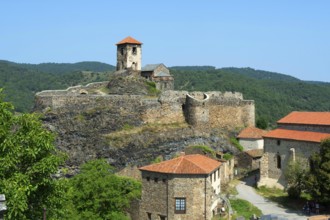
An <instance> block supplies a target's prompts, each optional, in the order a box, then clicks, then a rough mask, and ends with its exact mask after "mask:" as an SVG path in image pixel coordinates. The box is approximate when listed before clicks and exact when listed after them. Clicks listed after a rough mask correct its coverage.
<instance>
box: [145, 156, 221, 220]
mask: <svg viewBox="0 0 330 220" xmlns="http://www.w3.org/2000/svg"><path fill="white" fill-rule="evenodd" d="M139 170H140V171H141V173H142V197H141V202H140V219H148V220H155V219H161V220H165V219H166V220H170V219H177V220H188V219H189V220H201V219H206V220H210V219H211V218H212V217H213V216H214V215H215V214H216V213H217V211H218V209H217V207H218V204H219V203H220V192H221V189H220V185H221V178H220V173H221V162H219V161H217V160H214V159H211V158H209V157H207V156H204V155H200V154H191V155H184V154H182V155H181V156H179V157H177V158H174V159H171V160H168V161H163V162H160V163H157V164H151V165H148V166H144V167H141V168H139Z"/></svg>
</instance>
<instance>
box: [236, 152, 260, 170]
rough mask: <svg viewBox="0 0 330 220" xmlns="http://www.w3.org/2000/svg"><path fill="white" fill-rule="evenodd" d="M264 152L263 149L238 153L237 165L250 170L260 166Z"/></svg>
mask: <svg viewBox="0 0 330 220" xmlns="http://www.w3.org/2000/svg"><path fill="white" fill-rule="evenodd" d="M263 153H264V150H263V149H253V150H247V151H244V152H241V153H239V154H238V155H236V157H235V159H236V167H237V168H239V169H240V170H241V169H244V170H248V171H253V170H257V169H259V168H260V161H261V157H262V155H263Z"/></svg>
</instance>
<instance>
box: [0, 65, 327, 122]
mask: <svg viewBox="0 0 330 220" xmlns="http://www.w3.org/2000/svg"><path fill="white" fill-rule="evenodd" d="M114 70H115V67H114V66H112V65H109V64H105V63H100V62H79V63H74V64H69V63H42V64H18V63H13V62H9V61H0V88H4V89H5V90H4V93H5V94H6V100H7V101H10V102H12V103H13V104H14V105H15V106H16V111H19V112H28V111H30V110H31V109H32V107H33V101H34V94H35V93H36V92H39V91H42V90H48V89H66V88H67V87H69V86H74V85H80V84H83V85H84V84H87V83H90V82H98V81H106V80H108V79H109V76H110V75H111V74H112V72H113V71H114ZM170 70H171V73H172V74H173V76H174V78H175V89H176V90H188V91H236V92H241V93H243V96H244V98H245V99H251V100H255V104H256V118H257V119H258V120H260V119H263V120H266V121H268V122H270V123H271V124H274V123H275V122H276V121H277V120H279V119H280V118H281V117H283V116H285V115H286V114H288V113H289V112H291V111H330V102H329V100H330V83H323V82H309V81H302V80H299V79H297V78H295V77H292V76H289V75H285V74H280V73H274V72H268V71H263V70H255V69H252V68H234V67H229V68H220V69H216V68H215V67H213V66H175V67H171V68H170Z"/></svg>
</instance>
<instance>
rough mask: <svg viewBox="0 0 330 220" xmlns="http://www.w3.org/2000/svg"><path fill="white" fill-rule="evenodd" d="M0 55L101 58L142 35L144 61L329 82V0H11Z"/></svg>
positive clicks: (2, 18)
mask: <svg viewBox="0 0 330 220" xmlns="http://www.w3.org/2000/svg"><path fill="white" fill-rule="evenodd" d="M0 27H1V28H0V30H1V31H0V39H1V41H0V59H2V60H9V61H13V62H19V63H42V62H57V63H64V62H65V63H73V62H80V61H100V62H105V63H109V64H112V65H115V63H116V60H115V59H116V47H115V44H116V43H117V42H119V41H120V40H122V39H123V38H125V37H126V36H132V37H134V38H135V39H137V40H139V41H141V42H143V48H142V49H143V51H142V56H143V60H142V62H143V65H145V64H148V63H164V64H165V65H167V66H178V65H179V66H183V65H212V66H216V67H218V68H221V67H251V68H255V69H262V70H268V71H274V72H279V73H284V74H288V75H292V76H295V77H297V78H299V79H303V80H315V81H327V82H330V1H329V0H315V1H307V0H272V1H271V0H226V1H225V0H204V1H201V0H175V1H174V0H166V1H152V0H139V1H136V0H135V1H133V0H125V1H119V0H114V1H110V0H93V1H92V0H90V1H87V0H79V1H78V0H56V1H45V0H43V1H41V0H30V1H24V0H20V1H19V0H10V1H1V3H0Z"/></svg>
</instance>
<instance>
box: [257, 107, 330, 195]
mask: <svg viewBox="0 0 330 220" xmlns="http://www.w3.org/2000/svg"><path fill="white" fill-rule="evenodd" d="M277 123H278V128H277V129H275V130H273V131H270V132H269V133H267V134H265V135H264V155H263V157H262V161H261V167H260V181H259V183H258V185H259V186H261V185H266V186H270V187H273V186H275V187H278V188H283V187H285V186H286V180H285V177H284V172H285V169H286V167H287V165H288V163H289V162H290V161H291V160H295V159H296V158H297V157H299V158H300V159H303V160H306V163H308V162H309V158H310V156H311V155H312V154H314V153H318V152H319V150H320V143H321V141H322V140H324V139H327V138H330V132H329V128H330V112H292V113H290V114H289V115H287V116H286V117H284V118H282V119H281V120H279V121H278V122H277Z"/></svg>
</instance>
